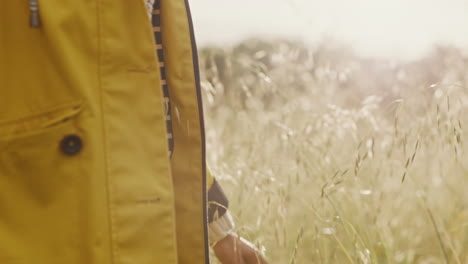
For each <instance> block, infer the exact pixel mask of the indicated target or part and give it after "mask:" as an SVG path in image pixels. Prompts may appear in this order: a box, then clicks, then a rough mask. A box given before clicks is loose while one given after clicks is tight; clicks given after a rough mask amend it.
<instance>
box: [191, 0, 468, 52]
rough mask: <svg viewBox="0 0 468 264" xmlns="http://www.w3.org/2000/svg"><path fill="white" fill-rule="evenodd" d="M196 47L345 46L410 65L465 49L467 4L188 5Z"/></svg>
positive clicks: (299, 1)
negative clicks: (446, 50) (434, 52)
mask: <svg viewBox="0 0 468 264" xmlns="http://www.w3.org/2000/svg"><path fill="white" fill-rule="evenodd" d="M190 4H191V9H192V16H193V20H194V25H195V32H196V36H197V40H198V42H199V43H200V45H206V44H219V45H230V44H234V43H236V42H239V41H241V40H243V39H245V38H248V37H253V36H254V37H269V38H275V37H287V38H293V39H297V40H304V41H306V42H312V43H313V42H317V41H319V40H320V39H322V38H323V37H331V38H335V39H338V40H342V41H345V42H346V43H349V44H350V45H352V47H353V48H354V49H355V50H356V51H357V52H358V53H359V54H361V55H362V56H367V57H388V58H395V57H398V58H402V59H414V58H418V57H420V56H423V55H424V54H425V53H426V52H427V51H428V50H429V49H430V48H431V47H432V46H433V45H434V44H437V43H439V44H450V45H454V46H458V47H461V48H468V0H322V1H317V0H191V1H190Z"/></svg>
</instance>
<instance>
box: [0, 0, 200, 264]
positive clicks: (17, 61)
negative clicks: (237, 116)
mask: <svg viewBox="0 0 468 264" xmlns="http://www.w3.org/2000/svg"><path fill="white" fill-rule="evenodd" d="M33 2H34V1H33ZM163 2H164V3H163V4H162V7H161V8H162V9H161V19H162V23H164V24H165V27H164V28H163V31H162V35H163V40H164V47H169V48H167V49H166V48H165V50H164V52H165V61H166V71H167V82H168V83H169V84H170V87H171V102H172V105H173V106H172V107H173V111H174V112H175V113H176V114H175V116H176V117H174V120H173V123H172V125H173V133H174V137H175V138H176V144H175V150H174V153H173V155H172V158H171V159H170V160H169V157H168V155H167V153H168V144H167V136H166V130H165V129H166V128H165V118H164V107H163V105H164V104H163V99H162V92H161V89H160V88H159V87H161V82H160V79H161V78H160V74H159V70H158V63H157V59H156V54H155V52H154V39H153V36H152V28H151V25H150V24H149V23H148V16H147V13H146V9H145V4H144V3H143V1H141V0H133V1H129V0H126V1H124V0H83V1H77V0H74V1H70V0H38V6H39V10H38V12H37V13H35V9H32V11H31V10H30V9H31V6H30V4H29V1H28V0H0V263H1V264H10V263H11V264H20V263H21V264H65V263H66V264H107V263H132V264H146V263H148V264H149V263H152V264H173V263H184V264H196V263H208V253H207V252H208V251H207V250H208V246H207V216H206V215H207V209H206V184H207V183H206V180H205V170H206V169H205V160H204V157H205V153H204V152H205V151H204V134H203V119H202V116H203V113H202V107H201V94H200V88H199V80H198V78H199V77H198V69H197V54H196V52H195V45H194V38H193V30H192V25H191V19H190V14H189V10H188V5H187V2H186V1H184V0H164V1H163ZM36 15H38V17H39V18H40V25H37V24H36V25H35V26H36V27H31V26H30V25H29V20H30V19H36V18H37V17H34V16H36ZM36 22H37V21H36ZM175 108H177V109H175Z"/></svg>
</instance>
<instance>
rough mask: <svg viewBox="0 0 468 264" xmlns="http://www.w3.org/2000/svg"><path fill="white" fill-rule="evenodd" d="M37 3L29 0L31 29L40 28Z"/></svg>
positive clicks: (35, 0)
mask: <svg viewBox="0 0 468 264" xmlns="http://www.w3.org/2000/svg"><path fill="white" fill-rule="evenodd" d="M37 1H38V0H29V26H30V27H32V28H38V27H40V26H41V20H40V18H39V5H38V2H37Z"/></svg>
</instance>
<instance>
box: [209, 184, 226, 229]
mask: <svg viewBox="0 0 468 264" xmlns="http://www.w3.org/2000/svg"><path fill="white" fill-rule="evenodd" d="M228 206H229V200H228V199H227V197H226V195H225V194H224V191H223V189H222V188H221V185H219V183H218V182H217V181H216V179H214V181H213V184H212V185H211V187H210V189H209V190H208V222H209V223H211V222H213V221H214V220H216V219H218V218H220V217H222V216H223V215H224V214H225V213H226V211H227V208H228Z"/></svg>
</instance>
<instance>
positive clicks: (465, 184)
mask: <svg viewBox="0 0 468 264" xmlns="http://www.w3.org/2000/svg"><path fill="white" fill-rule="evenodd" d="M200 55H201V69H202V79H203V82H202V87H203V88H204V92H205V93H204V96H205V102H206V104H205V107H206V110H205V111H206V122H207V125H206V126H207V143H208V160H209V166H210V168H211V170H212V171H213V173H214V174H215V175H217V178H218V179H219V180H220V182H222V184H223V187H224V189H225V190H226V191H227V193H228V195H229V197H230V201H231V206H230V208H231V211H232V212H233V215H234V216H235V220H236V224H237V227H236V228H237V232H238V233H240V234H241V235H242V236H245V237H246V238H248V239H250V240H252V241H253V242H254V243H255V244H256V245H257V246H258V247H259V248H261V249H262V250H264V253H265V255H266V256H267V257H268V258H269V259H270V260H271V262H272V263H296V264H298V263H468V157H467V154H466V153H467V151H468V149H467V142H466V140H467V139H468V138H467V132H466V128H467V127H468V57H467V56H465V55H464V54H463V53H462V52H461V51H459V50H456V49H453V48H450V47H439V48H435V49H434V51H433V52H432V53H431V54H429V55H428V56H427V57H425V58H422V59H421V60H419V61H414V62H398V61H389V60H379V59H363V58H359V57H357V56H356V55H354V54H353V52H352V50H350V49H348V48H347V47H345V46H343V45H340V44H337V43H336V42H324V43H322V44H318V45H315V46H310V47H309V46H305V45H303V44H300V43H293V42H288V41H282V40H278V41H260V40H248V41H245V42H242V43H240V44H238V45H237V46H233V47H230V48H223V49H221V48H216V47H207V48H204V49H202V50H201V51H200Z"/></svg>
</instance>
